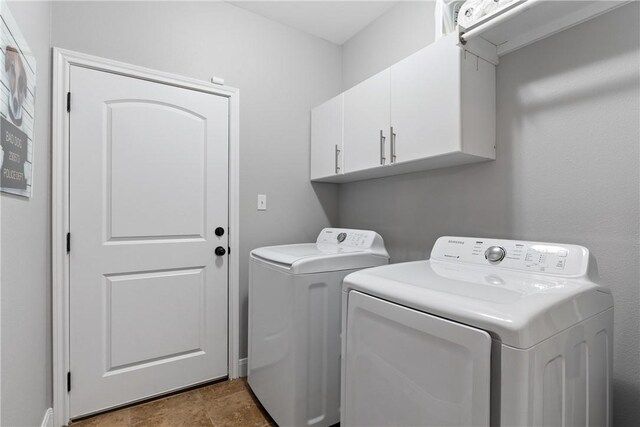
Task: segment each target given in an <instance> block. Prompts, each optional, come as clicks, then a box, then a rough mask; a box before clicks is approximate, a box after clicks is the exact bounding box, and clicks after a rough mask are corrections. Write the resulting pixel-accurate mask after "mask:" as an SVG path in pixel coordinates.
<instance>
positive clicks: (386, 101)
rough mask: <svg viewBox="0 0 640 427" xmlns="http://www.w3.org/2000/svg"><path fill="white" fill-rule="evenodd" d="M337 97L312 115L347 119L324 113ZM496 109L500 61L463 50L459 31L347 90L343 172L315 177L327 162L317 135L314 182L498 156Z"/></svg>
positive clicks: (370, 176) (377, 175)
mask: <svg viewBox="0 0 640 427" xmlns="http://www.w3.org/2000/svg"><path fill="white" fill-rule="evenodd" d="M332 102H334V101H333V100H330V101H328V102H327V103H325V104H322V105H321V106H319V107H317V108H316V109H314V110H313V113H312V116H313V117H317V120H318V121H320V120H333V121H334V122H336V123H337V122H338V121H340V119H339V118H338V117H336V116H332V117H331V118H325V117H326V115H322V114H319V113H318V112H319V111H321V110H322V109H325V108H327V105H328V104H330V103H332ZM495 109H496V90H495V66H494V65H493V64H491V63H489V62H487V61H485V60H483V59H481V58H479V57H477V56H476V55H474V54H472V53H470V52H468V51H465V50H464V49H461V48H460V47H459V46H458V38H457V35H456V34H455V33H454V34H451V35H449V36H446V37H443V38H441V39H439V40H438V41H436V42H435V43H433V44H431V45H429V46H427V47H425V48H424V49H422V50H420V51H418V52H416V53H415V54H413V55H411V56H409V57H408V58H406V59H404V60H402V61H400V62H399V63H397V64H394V65H393V66H391V67H390V68H388V69H387V70H385V71H383V72H381V73H379V74H376V75H375V76H373V77H371V78H370V79H367V80H365V81H364V82H362V83H360V84H359V85H357V86H355V87H353V88H351V89H349V90H348V91H346V92H345V93H344V111H343V115H342V121H341V124H342V126H343V129H344V132H343V140H342V151H341V154H343V158H342V159H343V162H344V170H342V169H341V170H340V173H335V172H334V173H333V174H328V175H327V174H324V175H322V176H319V175H318V174H314V172H313V171H314V164H316V163H317V164H318V166H315V167H316V168H320V164H321V163H322V162H323V161H322V160H320V158H318V159H316V158H314V155H315V154H314V153H316V152H318V151H320V150H321V149H320V147H321V146H323V145H326V143H324V142H323V141H322V140H321V139H319V137H317V136H316V137H315V138H314V135H315V134H312V141H311V145H312V150H311V151H312V154H311V165H312V167H311V169H312V175H311V179H312V180H317V181H325V182H348V181H355V180H360V179H369V178H377V177H382V176H388V175H396V174H402V173H409V172H416V171H420V170H427V169H435V168H440V167H445V166H455V165H460V164H465V163H473V162H480V161H487V160H492V159H495V132H496V130H495V123H496V121H495V114H496V113H495ZM314 123H315V122H314ZM316 126H320V127H323V128H324V127H331V126H335V124H334V125H331V124H329V123H324V124H320V123H318V124H316ZM327 170H328V168H327Z"/></svg>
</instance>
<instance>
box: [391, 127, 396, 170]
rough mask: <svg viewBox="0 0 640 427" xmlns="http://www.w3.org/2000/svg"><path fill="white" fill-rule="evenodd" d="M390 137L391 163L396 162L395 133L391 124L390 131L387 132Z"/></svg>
mask: <svg viewBox="0 0 640 427" xmlns="http://www.w3.org/2000/svg"><path fill="white" fill-rule="evenodd" d="M389 136H390V138H391V163H395V162H396V134H395V132H394V131H393V126H391V133H390V134H389Z"/></svg>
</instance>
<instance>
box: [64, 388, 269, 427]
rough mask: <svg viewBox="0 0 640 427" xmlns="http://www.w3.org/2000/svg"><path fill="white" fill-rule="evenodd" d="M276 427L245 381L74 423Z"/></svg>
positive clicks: (94, 426) (88, 426)
mask: <svg viewBox="0 0 640 427" xmlns="http://www.w3.org/2000/svg"><path fill="white" fill-rule="evenodd" d="M244 426H247V427H267V426H276V424H275V423H274V422H273V421H272V420H271V418H270V417H269V415H268V414H267V413H266V412H265V411H264V409H262V407H261V406H260V404H259V403H258V401H257V400H256V398H255V397H254V396H253V394H252V393H251V391H249V386H248V385H247V382H246V381H245V380H244V379H238V380H233V381H223V382H220V383H215V384H212V385H208V386H205V387H200V388H196V389H193V390H189V391H185V392H183V393H179V394H174V395H172V396H168V397H165V398H162V399H158V400H154V401H151V402H147V403H143V404H140V405H136V406H131V407H128V408H124V409H120V410H116V411H112V412H107V413H105V414H102V415H97V416H95V417H91V418H87V419H84V420H81V421H75V422H72V423H71V425H70V427H244Z"/></svg>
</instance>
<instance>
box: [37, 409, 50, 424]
mask: <svg viewBox="0 0 640 427" xmlns="http://www.w3.org/2000/svg"><path fill="white" fill-rule="evenodd" d="M40 427H53V409H52V408H49V409H47V412H45V413H44V418H43V419H42V424H41V426H40Z"/></svg>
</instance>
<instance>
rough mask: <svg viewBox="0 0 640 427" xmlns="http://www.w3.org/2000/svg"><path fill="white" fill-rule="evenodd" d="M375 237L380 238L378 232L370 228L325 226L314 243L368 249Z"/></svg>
mask: <svg viewBox="0 0 640 427" xmlns="http://www.w3.org/2000/svg"><path fill="white" fill-rule="evenodd" d="M376 237H377V238H379V239H381V238H380V235H379V234H378V233H376V232H375V231H370V230H351V229H347V228H325V229H324V230H322V231H321V232H320V234H319V235H318V240H317V241H316V243H322V244H331V245H340V246H349V247H353V248H361V249H368V248H371V247H372V246H373V245H374V241H375V240H376Z"/></svg>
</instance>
